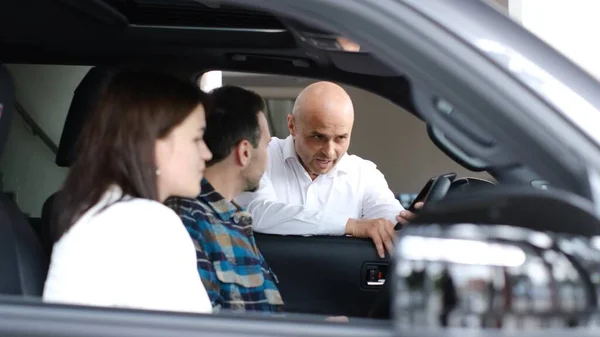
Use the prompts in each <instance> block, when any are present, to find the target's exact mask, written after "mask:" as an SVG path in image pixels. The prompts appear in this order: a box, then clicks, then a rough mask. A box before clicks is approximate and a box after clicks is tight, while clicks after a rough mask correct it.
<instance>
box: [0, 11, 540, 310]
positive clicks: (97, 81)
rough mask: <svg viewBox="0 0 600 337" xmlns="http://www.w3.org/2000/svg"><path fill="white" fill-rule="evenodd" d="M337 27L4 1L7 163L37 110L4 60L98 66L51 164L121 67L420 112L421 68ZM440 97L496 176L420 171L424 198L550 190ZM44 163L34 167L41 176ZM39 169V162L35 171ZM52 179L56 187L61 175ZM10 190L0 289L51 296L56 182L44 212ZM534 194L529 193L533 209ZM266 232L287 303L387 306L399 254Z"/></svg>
mask: <svg viewBox="0 0 600 337" xmlns="http://www.w3.org/2000/svg"><path fill="white" fill-rule="evenodd" d="M32 8H35V10H32ZM339 38H340V36H339V34H337V33H336V32H331V31H326V30H322V29H320V28H317V27H312V26H310V25H306V24H304V23H302V22H298V21H297V20H294V19H291V18H287V17H284V16H281V15H278V14H273V13H267V12H262V11H258V10H255V9H251V8H241V7H238V6H233V5H226V4H220V3H219V2H216V1H194V0H94V1H81V0H54V1H53V0H18V1H16V0H15V1H2V2H1V3H0V112H1V115H0V158H1V159H2V161H1V163H2V165H0V170H4V169H5V167H7V165H10V164H9V163H10V161H11V158H9V157H7V151H6V149H4V151H2V150H3V146H5V145H6V142H7V139H8V137H9V133H10V132H12V130H11V126H12V125H13V124H14V120H15V119H16V118H23V119H24V120H26V122H27V116H28V114H27V112H26V111H25V109H24V108H23V106H22V103H23V102H17V100H16V98H15V83H14V80H13V78H12V76H11V74H10V73H9V71H8V70H7V67H5V66H1V65H2V64H4V65H29V64H39V65H64V66H91V69H90V70H89V71H87V70H86V73H85V74H84V76H82V80H81V82H80V83H79V84H78V85H77V87H76V89H75V90H74V92H73V93H72V97H67V98H60V99H68V100H70V108H69V109H68V111H67V112H66V119H65V122H64V127H63V128H62V132H61V134H60V142H59V143H58V145H57V147H56V149H55V155H54V153H51V154H50V155H51V156H53V161H54V164H55V166H56V167H53V168H48V169H47V170H48V172H50V171H51V170H61V172H65V171H66V170H68V167H69V166H70V165H71V164H72V163H73V160H74V158H73V149H74V147H75V145H76V143H77V139H78V136H79V133H80V131H81V127H82V125H83V123H84V122H85V120H86V118H87V116H88V114H89V112H90V110H91V107H93V106H94V105H95V104H96V102H97V100H98V98H99V95H100V92H101V88H102V86H103V84H104V83H105V81H106V80H107V78H109V76H110V75H111V74H112V73H114V72H115V71H118V70H119V69H152V70H155V71H162V72H167V73H170V74H175V75H177V76H180V77H182V78H186V79H189V80H193V81H195V80H196V79H197V78H198V76H199V75H201V74H203V73H205V72H207V71H210V70H225V71H235V72H251V73H261V74H272V75H286V76H294V77H305V78H311V79H321V80H330V81H335V82H338V83H343V84H345V85H350V86H353V87H356V88H360V89H363V90H366V91H369V92H371V93H373V94H376V95H378V96H380V97H382V98H385V99H387V100H389V101H391V102H393V104H395V105H397V106H399V107H402V108H403V109H404V110H406V111H407V112H408V113H410V114H413V115H414V116H416V117H417V118H420V119H423V116H422V114H421V111H422V110H421V107H422V103H421V102H422V101H423V98H422V97H420V96H419V95H420V93H418V92H415V91H414V88H413V87H412V86H411V80H410V78H408V77H406V76H404V75H403V74H401V73H396V72H395V71H392V70H390V69H389V68H388V67H386V66H385V65H384V64H383V63H382V62H380V61H379V60H378V59H377V58H375V57H373V56H372V55H371V54H369V53H368V51H363V50H360V51H356V50H352V51H349V50H346V49H345V48H346V47H345V46H344V45H343V44H342V43H340V39H339ZM32 78H36V77H35V76H34V77H32ZM37 80H39V81H52V78H42V77H41V76H40V77H39V78H37ZM20 84H23V83H20ZM58 99H59V98H57V100H58ZM48 103H50V102H47V103H44V104H48ZM50 104H51V103H50ZM433 106H434V107H435V109H436V110H437V114H438V116H439V119H438V120H437V121H436V122H440V121H443V122H444V123H450V124H452V125H453V126H455V127H456V128H457V129H458V130H460V132H457V133H453V134H449V133H444V132H443V131H442V130H441V129H440V128H438V127H437V126H436V125H437V124H432V123H431V122H430V121H425V120H424V121H423V122H424V123H426V124H427V133H428V136H429V138H430V140H431V141H432V142H433V144H435V145H436V146H437V147H438V148H439V149H440V150H441V151H442V152H443V153H444V154H445V155H446V156H448V157H450V158H451V159H452V160H453V161H455V162H456V163H458V164H460V165H461V166H462V167H464V168H466V169H468V170H470V171H473V172H488V173H489V174H490V176H492V177H493V180H487V179H483V178H478V177H461V176H457V175H456V174H453V173H452V172H447V173H446V174H442V175H439V176H436V177H431V179H430V180H429V181H423V182H422V184H423V185H424V188H423V190H422V191H421V192H420V193H419V196H417V198H416V199H417V200H425V201H426V202H427V203H426V205H429V204H432V205H434V204H435V202H436V201H440V200H442V199H444V200H451V199H452V197H453V196H457V195H458V196H462V195H469V194H474V195H477V194H476V193H478V191H490V190H493V189H495V188H496V187H497V186H498V185H506V186H519V187H523V186H525V187H526V188H530V189H534V190H535V189H540V190H545V189H548V188H549V186H548V184H547V183H546V182H544V181H543V180H541V179H539V178H538V177H537V176H536V174H535V173H534V172H532V171H531V170H529V169H528V168H527V167H524V166H523V165H520V164H519V163H518V162H516V161H515V160H514V158H512V157H511V155H510V154H509V153H506V152H505V151H504V150H503V149H502V147H501V146H500V145H499V144H497V142H496V141H495V140H494V139H492V138H490V137H489V136H488V135H487V134H486V133H485V132H483V131H482V130H480V129H479V128H478V127H477V125H475V124H474V123H473V122H471V121H469V120H468V119H466V118H465V117H464V116H463V115H461V113H460V111H457V110H456V109H454V107H453V106H452V105H451V104H450V103H448V102H446V101H444V99H443V98H441V97H439V98H436V100H435V101H434V105H433ZM357 113H360V111H359V112H357ZM44 118H52V116H46V117H44ZM440 123H441V122H440ZM28 128H29V129H30V130H29V131H30V132H32V133H33V134H34V135H36V136H37V137H38V142H45V143H52V142H51V141H48V140H47V139H46V138H47V136H45V133H44V130H39V126H37V127H36V123H35V122H33V123H29V124H28ZM474 154H476V155H474ZM21 155H25V156H27V155H28V154H26V153H25V154H21ZM29 155H31V154H29ZM44 170H45V169H44ZM44 170H39V171H38V173H37V174H39V175H41V176H42V178H43V176H44V175H45V174H46V173H44ZM30 172H35V171H34V170H31V171H28V172H27V174H30ZM31 174H33V173H31ZM48 175H49V173H48ZM38 178H39V177H38ZM23 179H25V180H27V177H23ZM52 184H54V185H56V186H59V185H60V182H59V181H55V182H52ZM2 188H3V190H2V191H3V192H4V193H2V194H0V293H1V294H8V295H15V296H34V297H35V296H41V294H42V289H43V283H44V279H45V274H46V271H47V268H48V263H49V257H50V252H51V249H52V244H53V242H52V240H51V235H50V233H48V227H49V226H48V221H49V218H50V214H51V213H52V212H56V211H60V210H55V209H54V206H53V194H52V193H49V194H47V195H43V196H38V197H39V198H43V199H44V200H45V202H44V203H43V207H42V209H40V211H39V215H31V214H26V213H25V212H23V211H22V210H20V209H19V201H18V199H17V200H15V198H14V196H13V195H11V191H10V190H8V189H5V188H4V186H2ZM475 199H476V200H481V198H479V197H478V198H475ZM492 199H493V198H492ZM527 200H528V199H527V198H526V197H524V201H523V203H521V205H523V206H522V207H525V205H527ZM496 201H497V200H496V199H494V200H491V201H490V203H493V202H496ZM530 202H532V203H533V202H534V201H532V200H530ZM461 205H462V204H461ZM473 205H474V206H473V207H472V208H471V209H468V210H465V209H464V208H463V209H459V208H454V209H459V211H456V212H457V213H456V214H459V213H461V212H462V213H464V212H467V211H469V212H474V213H473V214H479V215H480V217H481V218H482V219H483V220H485V219H487V220H489V218H486V216H487V215H486V213H485V212H484V209H485V207H486V205H489V204H484V203H480V204H476V203H474V204H473ZM448 207H449V206H448ZM478 207H479V208H478ZM477 210H479V211H480V213H477ZM462 213H461V214H462ZM447 214H452V212H451V210H450V209H449V208H446V209H445V210H444V212H442V211H438V212H437V213H435V212H434V213H431V215H430V218H429V220H428V221H438V220H444V219H446V220H447V219H453V218H452V216H450V217H445V216H446V215H447ZM456 214H455V215H456ZM457 217H458V218H460V217H459V216H457ZM484 218H485V219H484ZM509 220H510V219H507V220H506V221H507V222H508V221H509ZM256 239H257V243H258V247H259V248H260V250H261V252H262V254H263V255H264V257H265V258H266V260H267V262H268V263H269V265H270V266H271V268H272V269H273V270H274V272H275V274H276V275H277V276H278V279H279V288H280V291H281V293H282V296H283V298H284V301H285V303H286V306H285V307H286V311H289V312H297V313H312V314H324V315H346V316H350V317H368V318H377V319H388V318H389V317H390V310H389V307H390V303H389V297H390V296H389V294H390V293H389V292H390V289H389V286H388V284H389V283H386V282H385V280H386V277H388V276H389V275H390V274H391V265H390V257H386V258H385V259H380V258H378V257H377V254H376V251H375V249H374V247H373V244H372V242H371V241H370V240H366V239H357V238H350V237H326V236H312V237H303V236H278V235H267V234H260V233H256Z"/></svg>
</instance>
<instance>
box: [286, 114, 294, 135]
mask: <svg viewBox="0 0 600 337" xmlns="http://www.w3.org/2000/svg"><path fill="white" fill-rule="evenodd" d="M287 122H288V131H289V132H290V135H292V137H296V121H295V120H294V115H293V114H288V116H287Z"/></svg>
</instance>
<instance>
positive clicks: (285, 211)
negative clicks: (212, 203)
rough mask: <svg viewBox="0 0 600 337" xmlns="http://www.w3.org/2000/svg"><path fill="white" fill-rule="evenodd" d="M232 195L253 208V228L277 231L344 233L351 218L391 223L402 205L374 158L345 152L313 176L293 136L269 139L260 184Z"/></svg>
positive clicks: (249, 207)
mask: <svg viewBox="0 0 600 337" xmlns="http://www.w3.org/2000/svg"><path fill="white" fill-rule="evenodd" d="M236 201H237V202H238V203H239V204H241V205H242V206H244V207H246V208H248V210H249V211H250V212H251V213H252V218H253V224H254V225H253V228H254V230H255V231H256V232H261V233H268V234H280V235H344V233H345V228H346V222H347V221H348V219H350V218H354V219H363V218H366V219H376V218H386V219H389V220H390V221H392V222H393V223H396V216H397V215H398V213H400V211H402V210H403V209H404V208H403V207H402V205H401V204H400V202H399V201H398V200H397V199H396V198H395V196H394V193H393V192H392V191H391V190H390V189H389V187H388V184H387V182H386V180H385V178H384V176H383V174H382V173H381V172H380V171H379V170H378V169H377V167H376V166H375V164H373V163H372V162H370V161H368V160H365V159H362V158H360V157H358V156H355V155H349V154H344V155H343V156H342V157H341V158H340V159H339V160H338V162H337V164H336V165H335V166H334V167H333V169H332V170H331V171H330V172H328V173H327V174H322V175H319V176H318V177H317V178H316V179H315V180H314V181H313V180H312V179H311V178H310V176H309V174H308V172H307V171H306V169H304V167H303V166H302V164H301V163H300V160H299V159H298V156H297V155H296V150H295V149H294V140H293V138H292V136H289V137H287V138H286V139H279V138H275V137H273V138H272V139H271V141H270V143H269V165H268V166H267V170H266V171H265V174H264V175H263V177H262V179H261V181H260V188H259V189H258V191H256V192H254V193H249V192H246V193H242V194H241V195H240V196H238V197H237V198H236Z"/></svg>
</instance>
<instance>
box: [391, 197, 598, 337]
mask: <svg viewBox="0 0 600 337" xmlns="http://www.w3.org/2000/svg"><path fill="white" fill-rule="evenodd" d="M565 194H568V193H566V192H561V193H558V192H557V193H554V192H553V191H550V190H548V191H535V190H533V191H531V190H519V189H508V190H502V189H494V191H491V192H486V193H484V194H481V195H471V196H469V197H468V198H465V199H463V200H460V199H456V200H453V201H451V202H450V201H449V202H447V203H444V202H442V203H440V204H439V205H437V204H436V205H435V206H434V207H432V208H429V209H427V210H425V211H424V212H423V213H422V214H420V215H419V217H418V218H417V219H416V221H418V222H419V223H415V224H411V225H408V226H406V227H405V228H403V229H402V230H401V231H400V234H399V237H398V238H397V240H396V245H395V256H394V261H393V269H391V270H393V271H394V274H393V277H392V284H391V286H392V289H393V290H392V293H393V304H392V307H391V310H392V316H393V317H394V322H395V324H396V325H397V329H398V330H399V331H405V330H404V329H406V328H407V327H409V328H440V327H442V328H445V327H452V328H461V327H463V328H479V329H502V330H505V329H506V330H530V329H535V330H539V329H543V328H570V327H592V326H593V327H596V328H597V327H600V311H599V304H600V233H599V231H600V220H598V218H597V217H596V215H595V213H594V210H593V209H592V208H591V207H589V206H590V205H589V204H588V202H587V201H586V200H583V199H580V198H578V197H577V196H572V195H565ZM559 214H560V216H559Z"/></svg>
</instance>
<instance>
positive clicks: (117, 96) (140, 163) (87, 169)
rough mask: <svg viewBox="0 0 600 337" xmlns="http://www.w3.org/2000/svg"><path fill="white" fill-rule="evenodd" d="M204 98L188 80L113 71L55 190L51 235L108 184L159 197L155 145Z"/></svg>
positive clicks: (138, 195) (87, 206)
mask: <svg viewBox="0 0 600 337" xmlns="http://www.w3.org/2000/svg"><path fill="white" fill-rule="evenodd" d="M206 100H207V95H206V94H205V93H204V92H203V91H202V90H200V89H199V88H198V87H196V86H195V85H194V84H192V82H191V81H190V82H189V83H188V82H186V81H183V80H180V79H177V78H175V77H171V76H169V75H165V74H155V73H148V72H131V71H127V72H120V73H118V74H116V75H115V76H114V77H113V78H112V79H111V81H110V83H109V84H108V86H107V88H106V89H105V92H104V94H103V97H102V99H101V100H100V103H99V104H98V106H97V109H96V110H95V111H94V112H93V113H92V116H91V117H90V118H89V119H88V121H87V123H86V125H85V127H84V129H83V131H82V134H81V138H80V141H79V142H78V150H77V155H76V157H75V158H76V159H75V163H74V164H73V166H72V168H71V170H70V172H69V174H68V176H67V178H66V180H65V183H64V186H63V188H62V190H61V191H60V192H59V193H58V195H57V200H56V203H55V205H56V207H55V210H54V215H55V216H54V217H53V220H54V221H53V224H52V227H53V228H52V229H53V230H52V232H53V234H54V235H53V236H54V238H55V240H58V239H59V238H60V237H61V236H62V235H63V234H64V233H65V232H66V231H68V230H69V228H71V226H72V225H73V224H74V223H75V222H76V221H77V219H78V218H79V217H80V216H81V215H82V214H83V213H85V212H86V211H88V210H89V209H90V208H92V207H93V206H94V205H95V204H96V203H98V202H99V201H100V199H101V198H102V196H103V194H104V193H105V192H106V191H107V189H108V188H109V187H110V186H111V185H113V184H114V185H117V186H119V187H120V188H121V190H122V191H123V195H128V196H132V197H135V198H145V199H151V200H158V191H157V180H156V164H155V150H154V144H155V142H156V140H157V139H161V138H164V137H166V136H167V135H168V134H169V133H170V132H171V130H172V129H173V128H174V127H176V126H177V125H179V124H180V123H181V122H183V121H184V120H185V119H186V118H187V117H188V116H189V115H190V114H191V113H192V111H193V110H194V109H195V108H196V107H197V106H198V105H199V104H203V105H205V104H206Z"/></svg>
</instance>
